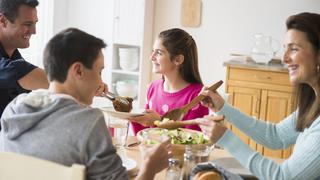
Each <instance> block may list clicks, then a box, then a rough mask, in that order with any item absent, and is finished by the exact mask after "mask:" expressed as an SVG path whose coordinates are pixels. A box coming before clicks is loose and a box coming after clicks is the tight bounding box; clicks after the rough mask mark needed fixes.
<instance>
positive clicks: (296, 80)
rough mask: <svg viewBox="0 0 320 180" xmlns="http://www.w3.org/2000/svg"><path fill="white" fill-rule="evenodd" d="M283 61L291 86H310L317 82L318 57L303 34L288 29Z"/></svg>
mask: <svg viewBox="0 0 320 180" xmlns="http://www.w3.org/2000/svg"><path fill="white" fill-rule="evenodd" d="M284 49H285V51H284V56H283V61H284V63H285V64H286V65H287V67H288V70H289V76H290V82H291V83H292V84H293V85H297V84H300V83H308V84H310V85H311V86H313V85H312V84H313V83H315V82H316V81H317V78H318V76H317V65H318V64H319V62H317V61H319V55H318V54H317V52H316V50H315V48H314V47H313V46H312V44H311V43H310V42H309V41H308V39H307V36H306V34H305V33H304V32H302V31H299V30H296V29H290V30H288V31H287V33H286V36H285V40H284Z"/></svg>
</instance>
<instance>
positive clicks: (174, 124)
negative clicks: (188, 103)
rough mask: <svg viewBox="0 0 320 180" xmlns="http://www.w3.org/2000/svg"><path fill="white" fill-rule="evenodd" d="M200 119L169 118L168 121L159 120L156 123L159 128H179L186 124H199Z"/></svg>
mask: <svg viewBox="0 0 320 180" xmlns="http://www.w3.org/2000/svg"><path fill="white" fill-rule="evenodd" d="M199 123H200V121H199V120H198V119H193V120H185V121H173V120H169V121H166V122H163V121H159V122H158V123H156V126H157V127H159V128H164V129H177V128H180V127H183V126H186V125H195V124H199Z"/></svg>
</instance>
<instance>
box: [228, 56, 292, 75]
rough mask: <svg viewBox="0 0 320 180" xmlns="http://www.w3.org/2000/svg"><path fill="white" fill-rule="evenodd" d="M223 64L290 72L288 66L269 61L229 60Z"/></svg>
mask: <svg viewBox="0 0 320 180" xmlns="http://www.w3.org/2000/svg"><path fill="white" fill-rule="evenodd" d="M223 66H232V67H237V68H246V69H248V68H252V69H259V70H265V71H278V72H279V71H283V72H288V68H286V67H285V66H284V65H283V64H278V63H269V64H262V63H255V62H254V61H244V60H242V61H241V60H238V59H236V60H229V61H226V62H224V63H223Z"/></svg>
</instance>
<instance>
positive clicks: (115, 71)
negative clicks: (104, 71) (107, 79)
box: [111, 69, 139, 76]
mask: <svg viewBox="0 0 320 180" xmlns="http://www.w3.org/2000/svg"><path fill="white" fill-rule="evenodd" d="M111 71H112V73H117V74H125V75H133V76H139V72H137V71H125V70H122V69H112V70H111Z"/></svg>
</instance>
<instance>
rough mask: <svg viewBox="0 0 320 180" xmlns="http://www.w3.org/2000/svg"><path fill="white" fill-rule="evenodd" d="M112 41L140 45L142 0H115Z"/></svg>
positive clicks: (142, 16)
mask: <svg viewBox="0 0 320 180" xmlns="http://www.w3.org/2000/svg"><path fill="white" fill-rule="evenodd" d="M114 6H115V8H114V9H115V13H114V34H113V35H114V42H115V43H118V44H128V45H140V44H141V41H142V30H143V20H144V11H145V9H144V0H115V1H114Z"/></svg>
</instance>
